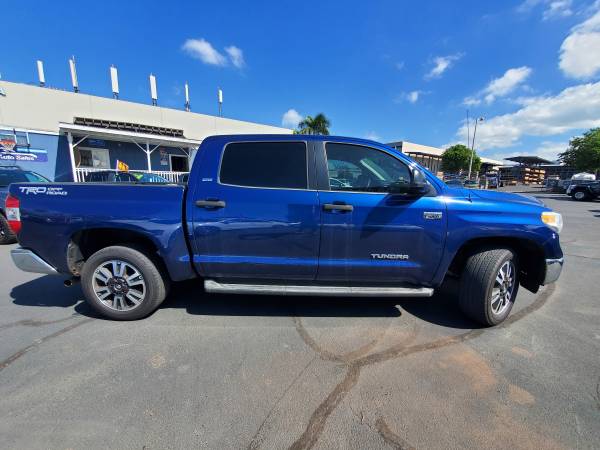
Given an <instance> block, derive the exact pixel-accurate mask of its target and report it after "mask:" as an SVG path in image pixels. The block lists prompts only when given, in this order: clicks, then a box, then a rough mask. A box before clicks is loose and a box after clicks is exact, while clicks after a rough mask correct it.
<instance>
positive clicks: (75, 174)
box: [67, 131, 79, 182]
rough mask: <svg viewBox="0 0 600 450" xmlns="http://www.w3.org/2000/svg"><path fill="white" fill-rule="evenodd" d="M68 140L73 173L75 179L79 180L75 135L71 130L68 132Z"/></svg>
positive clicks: (75, 180)
mask: <svg viewBox="0 0 600 450" xmlns="http://www.w3.org/2000/svg"><path fill="white" fill-rule="evenodd" d="M67 142H68V143H69V158H70V159H71V170H72V173H73V181H74V182H78V181H79V180H78V179H77V169H76V167H75V147H73V135H72V134H71V132H70V131H69V132H68V133H67Z"/></svg>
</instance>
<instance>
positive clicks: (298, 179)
mask: <svg viewBox="0 0 600 450" xmlns="http://www.w3.org/2000/svg"><path fill="white" fill-rule="evenodd" d="M219 182H221V183H223V184H233V185H236V186H249V187H265V188H284V189H286V188H287V189H306V188H307V187H308V175H307V165H306V144H305V143H303V142H237V143H232V144H228V145H227V146H226V147H225V150H224V151H223V158H222V161H221V170H220V172H219Z"/></svg>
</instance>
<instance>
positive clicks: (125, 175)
mask: <svg viewBox="0 0 600 450" xmlns="http://www.w3.org/2000/svg"><path fill="white" fill-rule="evenodd" d="M85 181H86V182H89V183H136V182H137V181H138V179H137V178H136V177H135V176H133V175H132V174H131V173H130V172H116V171H114V170H98V171H96V172H90V173H88V174H87V176H86V177H85Z"/></svg>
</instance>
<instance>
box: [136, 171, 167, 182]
mask: <svg viewBox="0 0 600 450" xmlns="http://www.w3.org/2000/svg"><path fill="white" fill-rule="evenodd" d="M130 173H131V174H132V175H133V176H134V177H135V178H136V181H137V182H138V183H170V181H169V180H167V179H166V178H164V177H161V176H160V175H156V174H155V173H148V172H130Z"/></svg>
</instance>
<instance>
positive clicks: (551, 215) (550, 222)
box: [542, 211, 563, 234]
mask: <svg viewBox="0 0 600 450" xmlns="http://www.w3.org/2000/svg"><path fill="white" fill-rule="evenodd" d="M542 222H544V223H545V224H546V225H547V226H548V227H549V228H551V229H552V230H554V231H556V232H557V233H558V234H560V232H561V230H562V227H563V220H562V216H561V215H560V214H559V213H557V212H554V211H544V212H543V213H542Z"/></svg>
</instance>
